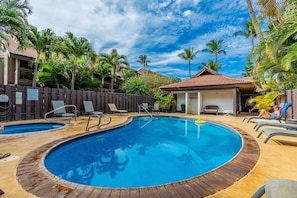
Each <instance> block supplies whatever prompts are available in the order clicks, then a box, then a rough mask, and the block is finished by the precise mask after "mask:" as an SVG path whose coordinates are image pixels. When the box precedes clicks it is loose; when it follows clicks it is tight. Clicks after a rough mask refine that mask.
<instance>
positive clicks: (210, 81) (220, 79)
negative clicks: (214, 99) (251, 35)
mask: <svg viewBox="0 0 297 198" xmlns="http://www.w3.org/2000/svg"><path fill="white" fill-rule="evenodd" d="M227 87H228V88H230V87H231V88H232V87H233V88H234V87H249V88H250V89H254V87H255V85H254V83H253V79H252V78H231V77H228V76H225V75H223V74H219V73H217V72H215V71H213V70H211V69H209V68H206V67H204V68H203V69H201V70H200V71H199V72H198V73H197V74H196V75H194V76H193V77H192V78H189V79H186V80H183V81H182V82H178V83H173V84H169V85H165V86H162V87H160V88H161V89H162V90H167V91H175V90H191V89H192V90H197V89H218V88H220V89H221V88H227Z"/></svg>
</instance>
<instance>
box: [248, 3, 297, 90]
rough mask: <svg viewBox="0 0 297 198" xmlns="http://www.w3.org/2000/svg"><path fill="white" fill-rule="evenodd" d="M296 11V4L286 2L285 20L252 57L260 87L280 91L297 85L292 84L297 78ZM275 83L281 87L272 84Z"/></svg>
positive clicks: (275, 28) (283, 17)
mask: <svg viewBox="0 0 297 198" xmlns="http://www.w3.org/2000/svg"><path fill="white" fill-rule="evenodd" d="M296 10H297V6H296V1H295V0H292V1H287V5H286V7H285V9H284V11H283V13H282V16H281V18H282V21H281V22H280V24H278V25H277V27H275V26H274V28H272V29H271V31H270V32H269V34H268V35H267V38H266V39H265V42H262V43H260V44H259V45H258V46H257V48H256V49H255V53H254V54H253V57H254V58H255V59H256V61H257V66H256V67H255V70H254V74H253V76H254V79H255V81H256V83H257V84H259V85H265V88H270V89H272V88H273V89H278V90H279V89H285V88H286V89H288V88H289V89H291V88H296V86H297V84H296V83H292V82H293V81H295V79H296V77H297V70H296V66H297V64H296V63H297V44H296V36H295V35H296V33H297V23H296V16H297V11H296ZM275 81H277V82H278V86H274V85H273V82H275ZM270 85H273V86H270Z"/></svg>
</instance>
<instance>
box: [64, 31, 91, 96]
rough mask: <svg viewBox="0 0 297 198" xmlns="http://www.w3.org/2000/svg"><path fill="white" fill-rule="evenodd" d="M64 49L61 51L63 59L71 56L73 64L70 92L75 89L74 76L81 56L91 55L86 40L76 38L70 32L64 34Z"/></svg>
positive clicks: (89, 46)
mask: <svg viewBox="0 0 297 198" xmlns="http://www.w3.org/2000/svg"><path fill="white" fill-rule="evenodd" d="M63 43H64V49H62V52H63V55H64V56H65V57H70V56H72V59H73V61H74V64H73V66H72V77H71V90H74V88H75V75H76V70H77V67H78V64H79V62H80V61H81V58H82V56H83V55H89V54H93V53H94V52H93V49H92V47H91V44H90V43H89V41H88V40H87V39H86V38H83V37H81V38H77V37H75V36H74V35H73V33H71V32H66V36H65V37H64V42H63Z"/></svg>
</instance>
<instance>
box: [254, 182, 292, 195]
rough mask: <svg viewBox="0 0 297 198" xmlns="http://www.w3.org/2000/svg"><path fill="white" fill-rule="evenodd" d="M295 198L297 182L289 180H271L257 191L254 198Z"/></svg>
mask: <svg viewBox="0 0 297 198" xmlns="http://www.w3.org/2000/svg"><path fill="white" fill-rule="evenodd" d="M264 194H265V197H266V198H282V197H286V198H295V197H296V195H297V182H296V181H293V180H288V179H271V180H267V181H266V182H265V184H264V185H263V186H261V187H259V188H258V189H257V191H256V192H255V193H254V194H253V195H252V198H260V197H262V196H263V195H264Z"/></svg>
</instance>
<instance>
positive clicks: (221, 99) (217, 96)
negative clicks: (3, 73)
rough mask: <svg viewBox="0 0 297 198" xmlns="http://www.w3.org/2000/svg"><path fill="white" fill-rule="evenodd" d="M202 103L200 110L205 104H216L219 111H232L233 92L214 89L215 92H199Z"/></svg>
mask: <svg viewBox="0 0 297 198" xmlns="http://www.w3.org/2000/svg"><path fill="white" fill-rule="evenodd" d="M201 96H202V101H201V102H202V103H201V110H203V107H204V106H205V105H218V106H219V107H220V109H219V112H220V113H233V92H232V90H227V91H222V90H220V91H216V92H201Z"/></svg>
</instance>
